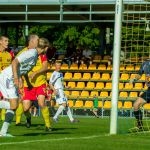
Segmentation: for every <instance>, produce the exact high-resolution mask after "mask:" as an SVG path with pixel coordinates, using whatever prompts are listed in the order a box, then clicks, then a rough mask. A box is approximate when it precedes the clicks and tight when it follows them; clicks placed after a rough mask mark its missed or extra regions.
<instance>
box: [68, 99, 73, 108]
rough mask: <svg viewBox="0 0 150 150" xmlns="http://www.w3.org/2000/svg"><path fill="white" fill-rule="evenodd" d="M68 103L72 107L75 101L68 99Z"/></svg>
mask: <svg viewBox="0 0 150 150" xmlns="http://www.w3.org/2000/svg"><path fill="white" fill-rule="evenodd" d="M68 105H69V107H70V108H71V107H73V101H72V100H68Z"/></svg>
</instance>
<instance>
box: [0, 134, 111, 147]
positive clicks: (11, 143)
mask: <svg viewBox="0 0 150 150" xmlns="http://www.w3.org/2000/svg"><path fill="white" fill-rule="evenodd" d="M102 136H109V134H105V135H92V136H85V137H74V138H67V137H65V138H59V139H43V140H30V141H21V142H7V143H0V145H15V144H27V143H36V142H48V141H49V142H51V141H64V140H79V139H93V138H97V137H102Z"/></svg>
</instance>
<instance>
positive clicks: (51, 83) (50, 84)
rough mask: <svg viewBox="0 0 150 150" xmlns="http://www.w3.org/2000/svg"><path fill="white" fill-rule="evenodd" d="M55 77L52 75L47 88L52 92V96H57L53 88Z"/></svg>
mask: <svg viewBox="0 0 150 150" xmlns="http://www.w3.org/2000/svg"><path fill="white" fill-rule="evenodd" d="M56 78H57V77H56V75H55V74H52V75H51V78H50V80H49V87H50V88H51V89H52V90H53V93H54V95H57V90H56V89H55V88H54V82H55V81H56Z"/></svg>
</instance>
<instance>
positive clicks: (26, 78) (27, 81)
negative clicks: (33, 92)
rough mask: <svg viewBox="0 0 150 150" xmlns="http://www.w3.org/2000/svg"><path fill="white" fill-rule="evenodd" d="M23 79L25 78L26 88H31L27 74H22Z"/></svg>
mask: <svg viewBox="0 0 150 150" xmlns="http://www.w3.org/2000/svg"><path fill="white" fill-rule="evenodd" d="M24 79H25V80H26V83H27V86H28V88H29V89H32V88H33V86H32V84H31V83H30V81H29V77H28V74H26V75H24Z"/></svg>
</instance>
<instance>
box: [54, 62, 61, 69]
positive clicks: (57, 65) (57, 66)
mask: <svg viewBox="0 0 150 150" xmlns="http://www.w3.org/2000/svg"><path fill="white" fill-rule="evenodd" d="M55 70H56V71H60V70H61V63H60V62H56V63H55Z"/></svg>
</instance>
